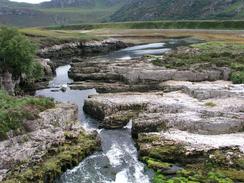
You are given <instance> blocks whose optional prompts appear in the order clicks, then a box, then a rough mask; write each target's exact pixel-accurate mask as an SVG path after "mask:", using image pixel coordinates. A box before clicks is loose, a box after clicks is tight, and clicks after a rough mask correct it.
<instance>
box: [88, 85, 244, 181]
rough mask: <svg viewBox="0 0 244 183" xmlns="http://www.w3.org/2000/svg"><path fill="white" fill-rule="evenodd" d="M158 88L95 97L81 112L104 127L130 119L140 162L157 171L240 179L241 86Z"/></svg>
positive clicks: (243, 146) (243, 142)
mask: <svg viewBox="0 0 244 183" xmlns="http://www.w3.org/2000/svg"><path fill="white" fill-rule="evenodd" d="M159 85H160V87H161V89H162V90H164V91H165V92H162V91H161V92H160V91H157V92H146V93H139V92H124V93H115V94H111V93H109V94H101V95H93V96H90V98H89V99H87V100H86V102H85V106H84V109H85V111H86V112H87V113H88V114H91V115H92V116H93V117H96V118H98V119H99V120H100V122H101V126H103V127H105V128H122V127H123V126H124V125H126V122H128V121H129V120H130V119H132V121H133V122H132V133H133V135H134V138H135V140H136V142H137V145H138V148H139V152H140V158H141V159H142V160H143V161H144V162H145V163H147V165H148V166H149V167H150V168H152V169H154V170H156V171H157V172H158V173H162V174H163V175H171V176H172V175H176V174H177V176H179V175H181V176H182V177H183V179H184V180H185V181H191V180H193V179H192V177H195V179H194V180H198V181H200V182H207V181H209V180H210V179H211V174H209V172H210V171H213V172H215V173H216V172H218V173H217V174H216V176H217V177H218V176H219V175H225V177H223V176H222V178H223V179H225V180H228V181H232V180H233V181H241V182H242V181H244V177H243V176H242V175H243V173H244V171H243V168H244V167H243V160H244V85H233V84H232V83H231V82H227V81H216V82H200V83H193V82H185V81H166V82H161V83H160V84H159ZM209 167H211V168H209ZM196 169H197V170H198V171H197V172H196ZM186 172H187V173H186ZM214 175H215V174H214ZM208 176H210V178H209V177H208ZM189 177H190V178H189ZM220 178H221V176H220ZM161 179H162V177H161Z"/></svg>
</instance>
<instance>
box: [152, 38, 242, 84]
mask: <svg viewBox="0 0 244 183" xmlns="http://www.w3.org/2000/svg"><path fill="white" fill-rule="evenodd" d="M243 54H244V44H237V43H225V42H207V43H201V44H195V45H192V46H191V48H189V49H188V48H187V49H182V50H178V51H175V52H172V53H169V54H167V55H166V56H165V57H164V58H163V59H156V60H154V61H153V63H154V64H155V65H159V66H165V67H167V68H177V69H188V68H190V67H192V66H193V65H195V66H196V64H200V65H198V68H196V69H203V68H212V67H229V68H231V69H232V74H231V76H230V79H231V80H232V81H233V82H234V83H244V57H243Z"/></svg>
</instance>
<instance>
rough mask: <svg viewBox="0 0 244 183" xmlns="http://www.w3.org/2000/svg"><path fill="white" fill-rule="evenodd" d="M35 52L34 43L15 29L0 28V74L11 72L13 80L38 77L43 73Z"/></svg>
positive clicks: (31, 79) (30, 79)
mask: <svg viewBox="0 0 244 183" xmlns="http://www.w3.org/2000/svg"><path fill="white" fill-rule="evenodd" d="M35 54H36V48H35V45H34V44H33V43H32V42H30V41H29V40H28V39H27V38H26V37H25V36H24V35H22V34H21V33H20V32H18V31H17V30H16V29H14V28H8V27H1V28H0V74H4V73H11V74H12V76H13V78H12V79H13V80H18V79H24V80H29V81H33V80H35V79H39V78H40V77H41V76H42V74H43V73H42V68H41V66H40V65H38V63H37V62H35V61H34V57H35ZM22 76H24V77H22Z"/></svg>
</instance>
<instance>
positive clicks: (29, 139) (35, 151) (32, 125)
mask: <svg viewBox="0 0 244 183" xmlns="http://www.w3.org/2000/svg"><path fill="white" fill-rule="evenodd" d="M77 110H78V109H77V106H75V105H73V104H57V105H56V107H55V108H53V109H48V110H46V111H44V112H41V113H40V114H39V118H38V119H36V120H33V121H26V122H25V123H24V125H25V127H26V129H28V131H29V133H26V134H24V135H20V136H16V137H12V138H10V139H9V140H6V141H2V142H0V180H3V181H6V180H8V181H10V182H11V181H12V182H19V181H20V182H53V181H54V180H55V179H56V178H57V176H59V175H60V174H61V173H62V172H64V171H65V170H67V169H68V168H71V167H73V166H75V165H77V164H78V163H79V162H80V160H81V159H83V158H84V157H86V156H87V155H89V154H91V153H92V152H93V151H94V150H96V149H97V148H99V141H98V140H97V137H96V134H88V133H87V132H85V131H84V130H83V129H82V127H81V125H80V122H79V121H78V120H77Z"/></svg>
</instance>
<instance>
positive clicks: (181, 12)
mask: <svg viewBox="0 0 244 183" xmlns="http://www.w3.org/2000/svg"><path fill="white" fill-rule="evenodd" d="M0 15H1V16H0V24H7V25H14V26H20V27H31V26H50V25H66V24H83V23H98V22H110V21H111V22H120V21H145V20H189V19H191V20H192V19H199V20H201V19H229V20H232V19H243V18H244V1H243V0H216V1H212V0H150V1H148V0H123V1H120V0H52V1H50V2H44V3H41V4H37V5H32V4H27V3H16V2H11V1H9V0H1V2H0Z"/></svg>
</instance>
